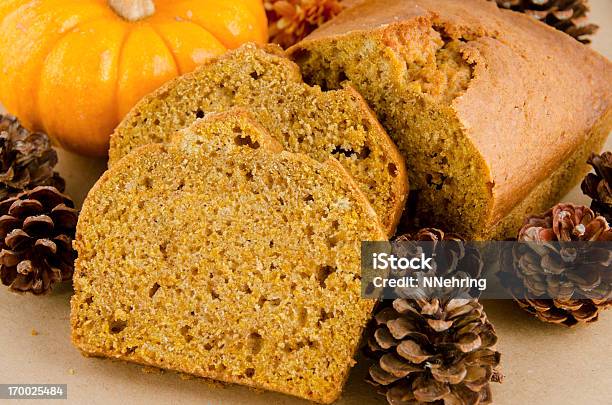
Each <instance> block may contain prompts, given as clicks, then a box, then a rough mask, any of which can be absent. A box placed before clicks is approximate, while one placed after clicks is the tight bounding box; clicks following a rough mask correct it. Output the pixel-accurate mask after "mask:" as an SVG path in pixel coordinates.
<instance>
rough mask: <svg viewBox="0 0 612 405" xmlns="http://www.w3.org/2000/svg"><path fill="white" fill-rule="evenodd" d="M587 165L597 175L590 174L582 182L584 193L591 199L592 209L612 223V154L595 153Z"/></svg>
mask: <svg viewBox="0 0 612 405" xmlns="http://www.w3.org/2000/svg"><path fill="white" fill-rule="evenodd" d="M587 163H588V164H590V165H591V166H593V169H595V173H589V174H587V176H586V177H585V178H584V180H583V181H582V192H583V193H584V194H586V195H587V196H589V197H591V198H592V199H593V201H592V202H591V209H592V210H593V211H595V213H597V214H598V215H601V216H603V217H604V218H606V220H607V221H608V223H611V222H612V152H604V153H602V154H601V155H597V154H595V153H593V154H592V155H591V156H590V157H589V160H587Z"/></svg>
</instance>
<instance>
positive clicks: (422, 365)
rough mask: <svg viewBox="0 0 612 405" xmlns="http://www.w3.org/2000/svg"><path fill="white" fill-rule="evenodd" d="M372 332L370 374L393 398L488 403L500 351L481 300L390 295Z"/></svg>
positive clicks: (395, 400) (415, 401)
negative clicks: (415, 298)
mask: <svg viewBox="0 0 612 405" xmlns="http://www.w3.org/2000/svg"><path fill="white" fill-rule="evenodd" d="M374 322H375V325H374V327H373V328H372V332H370V333H369V335H368V336H367V340H366V341H367V344H368V351H369V352H370V353H371V355H372V356H373V357H374V358H375V360H376V363H375V364H373V365H372V366H371V367H370V370H369V380H368V382H370V383H371V384H373V385H374V386H376V387H378V388H379V392H380V393H381V394H383V395H385V396H386V397H387V401H388V402H389V404H392V405H396V404H415V405H416V404H427V403H436V404H441V403H444V404H461V405H472V404H486V403H490V402H491V390H490V387H489V382H490V381H495V382H500V381H501V378H502V376H501V374H499V373H498V372H497V371H496V368H497V367H498V365H499V361H500V354H499V352H497V351H496V350H495V344H496V342H497V335H496V334H495V329H494V328H493V325H491V323H490V322H489V321H488V320H487V317H486V315H485V313H484V310H483V308H482V305H481V304H480V303H479V302H478V301H477V300H462V299H453V300H447V301H444V300H439V299H437V298H436V299H431V300H411V299H396V300H393V301H384V302H383V306H382V308H380V309H379V310H378V312H377V313H376V315H375V317H374Z"/></svg>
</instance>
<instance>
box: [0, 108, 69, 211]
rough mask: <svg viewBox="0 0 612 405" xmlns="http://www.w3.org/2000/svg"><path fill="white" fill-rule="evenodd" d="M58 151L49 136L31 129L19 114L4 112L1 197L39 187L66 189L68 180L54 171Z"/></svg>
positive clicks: (0, 151)
mask: <svg viewBox="0 0 612 405" xmlns="http://www.w3.org/2000/svg"><path fill="white" fill-rule="evenodd" d="M56 164H57V153H56V152H55V150H54V149H53V148H52V147H51V141H50V140H49V137H48V136H47V135H45V134H43V133H40V132H30V131H28V130H27V129H25V128H24V127H22V126H21V124H19V121H17V119H16V118H15V117H12V116H10V115H2V114H0V166H1V167H0V200H3V199H5V198H7V197H11V196H14V195H17V194H19V193H20V192H22V191H23V190H29V189H32V188H34V187H36V186H53V187H55V188H57V189H58V190H60V191H61V192H63V191H64V188H65V182H64V179H62V178H61V177H60V175H59V173H57V172H54V171H53V168H54V167H55V165H56Z"/></svg>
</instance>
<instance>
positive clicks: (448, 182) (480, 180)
mask: <svg viewBox="0 0 612 405" xmlns="http://www.w3.org/2000/svg"><path fill="white" fill-rule="evenodd" d="M429 39H430V40H431V41H429ZM364 44H366V45H367V46H366V45H364ZM415 44H416V45H415ZM368 46H369V47H370V48H372V49H377V51H380V54H379V56H376V58H379V59H380V60H384V61H385V62H384V66H385V67H390V68H389V69H390V70H392V72H391V73H390V75H388V76H386V75H384V74H383V75H381V76H380V77H378V78H376V79H375V78H370V79H369V81H367V80H364V77H363V74H361V73H360V72H359V69H353V68H352V67H351V65H354V64H355V61H356V60H359V58H360V57H363V58H364V59H363V64H364V65H367V64H368V63H370V62H372V58H371V57H370V58H369V59H368V57H369V56H370V54H368V55H367V56H365V55H366V54H367V47H368ZM427 47H434V48H435V49H434V51H433V53H428V52H423V54H418V52H417V53H414V52H415V49H421V50H425V49H426V48H427ZM289 52H290V54H291V55H292V56H293V58H294V59H295V60H296V61H297V62H298V64H300V65H301V67H302V70H303V74H304V75H305V77H306V78H307V81H312V82H316V83H320V84H321V83H324V82H325V81H327V83H325V84H327V85H328V86H329V87H330V88H334V87H335V86H337V85H338V83H339V82H340V80H338V78H337V77H336V76H337V75H338V74H341V75H343V76H342V77H341V78H345V77H346V78H348V79H349V81H350V83H351V84H353V85H354V86H356V88H357V89H358V90H359V91H360V92H361V93H362V94H363V95H364V97H365V98H366V100H367V101H368V102H370V104H371V106H372V107H373V108H374V110H375V111H376V112H377V113H378V115H379V117H380V118H381V121H382V123H383V125H384V126H385V127H386V128H387V130H388V132H389V134H390V135H391V136H392V138H394V140H395V141H396V142H397V143H398V146H399V147H400V150H401V151H402V153H404V154H405V155H407V156H408V157H409V158H411V159H412V160H408V162H407V165H408V168H409V172H411V183H412V184H411V185H412V186H415V187H416V188H419V189H421V192H422V193H423V194H425V201H426V203H427V204H428V205H430V206H432V207H433V208H430V207H420V209H421V210H422V211H423V212H424V213H426V215H424V216H423V219H424V220H425V222H428V220H431V219H433V221H429V222H430V223H431V222H433V223H437V224H440V225H450V226H451V227H453V228H454V229H455V230H458V231H462V232H464V233H466V234H467V236H471V237H491V236H500V237H503V236H506V235H500V234H499V232H498V231H499V229H500V227H502V226H503V227H504V228H505V231H503V232H508V231H509V230H510V229H513V228H514V227H516V226H517V225H518V223H517V221H518V222H520V221H521V220H522V217H523V216H524V215H525V214H527V213H529V212H532V211H539V210H542V209H544V208H546V207H547V206H548V205H549V204H551V203H552V202H553V201H552V200H553V199H554V198H558V196H557V195H555V196H550V195H544V194H545V193H544V194H542V193H540V194H539V195H538V196H535V194H532V192H533V190H535V189H536V188H538V187H540V188H546V187H545V186H546V185H547V183H548V182H550V181H551V180H550V178H551V176H552V175H553V173H555V172H556V171H557V170H558V169H559V168H561V167H562V166H564V165H566V164H567V162H568V161H569V159H570V157H571V156H574V155H575V154H576V152H577V151H578V150H579V149H580V148H581V147H582V146H583V145H585V143H589V144H590V146H591V147H592V148H593V149H594V150H597V149H599V148H600V147H601V145H602V144H603V142H604V141H605V138H606V137H607V135H608V133H609V131H610V129H611V127H612V114H611V110H612V65H611V63H610V61H608V60H607V59H606V58H605V57H603V56H601V55H599V54H597V53H596V52H594V51H593V50H592V49H590V48H588V47H586V46H584V45H582V44H580V43H578V42H577V41H575V40H574V39H573V38H571V37H570V36H567V35H565V34H564V33H561V32H559V31H557V30H555V29H553V28H551V27H549V26H547V25H545V24H542V23H539V22H537V21H535V20H534V19H533V18H531V17H528V16H526V15H523V14H520V13H515V12H511V11H506V10H499V9H498V8H497V7H496V5H495V3H494V2H487V1H484V0H465V1H455V0H405V1H403V0H402V1H400V0H371V1H366V2H361V3H360V4H358V5H357V6H355V7H354V8H351V9H348V10H347V11H345V12H344V13H342V14H341V15H340V16H338V17H337V18H336V19H335V20H333V21H332V22H330V23H328V24H326V25H324V26H323V27H321V28H320V29H319V30H317V31H316V32H314V33H313V34H311V36H309V37H308V38H306V39H305V40H304V41H303V42H301V43H299V44H298V45H296V46H295V47H294V48H292V49H291V50H290V51H289ZM411 52H412V53H411ZM449 52H452V53H455V54H456V55H455V56H457V55H458V56H459V57H458V58H456V60H454V61H453V63H456V66H454V67H453V69H448V68H447V65H445V63H446V59H445V57H446V56H447V54H448V53H449ZM372 54H373V53H372ZM423 55H425V56H423ZM420 57H430V58H433V62H432V61H431V60H425V59H419V58H420ZM372 63H373V62H372ZM430 63H432V64H433V65H434V66H433V67H432V66H430ZM436 63H437V66H436ZM455 68H456V69H455ZM428 69H432V70H433V71H434V73H432V72H431V71H428ZM445 69H446V70H445ZM340 72H342V73H340ZM440 72H442V73H444V75H442V76H443V78H442V79H440V77H439V76H436V74H437V73H440ZM457 72H459V73H458V74H464V75H465V77H463V78H457V77H456V76H453V75H454V74H456V73H457ZM432 77H433V79H432ZM406 78H408V80H406ZM438 79H440V80H444V81H445V82H444V83H439V82H436V80H438ZM432 80H434V81H432ZM417 85H418V86H419V88H418V89H417V90H414V87H415V86H417ZM449 85H456V86H457V87H456V88H452V87H450V88H449V87H448V86H449ZM411 86H412V87H411ZM427 86H429V87H427ZM436 91H439V93H440V94H437V93H436ZM381 93H384V94H390V96H389V97H390V98H391V99H392V102H393V103H394V104H397V103H398V102H404V103H405V104H407V105H410V104H411V103H417V104H418V103H421V102H423V100H425V101H424V103H425V104H426V103H430V102H431V105H435V106H434V107H431V106H430V107H431V109H435V110H436V111H444V120H446V121H445V122H456V124H457V125H456V127H457V128H456V129H458V131H456V132H455V134H458V136H459V137H460V139H461V140H463V141H465V144H464V145H461V148H463V149H465V150H468V149H471V150H470V151H469V153H466V154H465V156H462V157H458V156H459V154H454V155H453V153H452V151H451V154H450V155H449V156H447V158H448V159H450V160H451V162H450V165H451V166H452V165H458V164H459V163H458V162H457V161H456V160H457V159H462V160H464V161H465V160H467V159H471V160H473V162H472V163H470V164H469V165H464V166H465V169H464V170H463V171H464V172H465V171H470V170H471V171H472V172H473V173H472V174H470V173H466V176H470V175H472V177H473V179H470V180H469V181H467V182H464V186H463V187H464V189H468V188H470V187H469V184H472V188H474V189H478V191H477V193H475V195H476V196H474V195H470V199H469V201H462V199H461V198H460V197H461V196H460V195H458V194H453V193H452V192H451V190H446V188H449V187H450V188H452V187H455V186H454V185H453V182H454V181H461V179H460V176H461V175H460V174H457V173H453V174H451V175H449V173H448V172H446V173H445V172H444V170H446V169H441V170H440V172H441V173H435V170H436V165H430V164H429V162H423V160H424V159H431V156H422V157H421V162H419V161H418V160H417V161H416V162H415V161H414V159H418V156H417V157H415V156H414V155H412V154H411V153H410V150H408V149H409V148H410V144H411V139H412V137H414V136H416V135H415V134H413V133H411V132H410V129H407V128H406V127H407V125H408V124H405V123H400V124H398V122H399V121H401V117H400V118H398V115H397V114H394V113H393V111H391V110H392V108H393V107H392V105H391V103H389V104H385V103H384V102H380V101H378V100H377V97H378V94H381ZM393 97H396V99H394V98H393ZM436 97H437V98H436ZM432 99H435V100H433V101H431V100H432ZM452 125H454V124H452ZM448 126H451V124H449V125H448ZM429 129H431V131H429V133H428V129H425V130H423V131H421V136H423V137H425V138H428V137H433V136H434V134H437V133H441V132H444V131H445V129H444V128H440V126H439V125H438V126H434V128H433V129H432V128H429ZM436 131H438V132H436ZM453 136H454V134H451V135H449V136H448V137H449V138H452V137H453ZM407 138H408V139H407ZM426 152H429V153H435V152H437V151H435V150H429V151H426ZM421 155H423V154H422V153H421ZM452 159H455V161H452ZM438 166H441V167H442V166H443V165H442V164H440V165H438ZM571 166H572V167H571V170H570V171H568V172H566V173H565V174H563V175H562V176H561V177H565V178H566V179H567V181H566V182H563V181H561V182H557V185H558V186H559V187H560V188H561V189H562V190H567V189H568V188H570V187H571V186H572V185H574V184H575V183H574V182H575V181H576V179H578V178H579V177H580V174H582V173H583V172H584V171H585V170H586V166H585V165H584V164H577V165H576V164H574V165H571ZM427 170H429V171H433V172H434V181H433V183H435V184H432V182H431V179H429V183H428V179H426V175H427V174H430V175H431V173H426V171H427ZM568 170H569V169H568ZM438 174H439V175H440V176H441V178H442V179H441V180H440V181H439V182H437V183H436V179H435V177H436V176H438ZM413 180H414V182H413ZM570 182H571V183H570ZM427 188H431V189H432V190H430V191H428V190H427ZM487 188H488V190H487ZM440 189H441V190H440ZM447 191H448V192H447ZM466 193H468V194H469V193H470V191H466ZM451 194H452V195H453V198H451V199H450V201H449V200H448V196H449V195H451ZM555 194H557V193H555ZM427 195H430V197H428V196H427ZM526 200H530V204H521V203H522V202H523V201H526ZM472 201H474V202H475V204H476V205H477V207H475V208H473V207H470V203H471V202H472ZM518 206H521V208H520V209H521V212H517V211H515V209H516V208H515V207H518ZM472 216H474V218H472ZM509 216H512V218H514V219H513V220H512V222H513V223H512V224H508V223H504V222H505V221H506V220H507V218H508V217H509ZM506 222H507V221H506ZM512 232H514V231H511V233H512Z"/></svg>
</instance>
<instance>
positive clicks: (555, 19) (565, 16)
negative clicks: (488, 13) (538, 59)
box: [496, 0, 599, 44]
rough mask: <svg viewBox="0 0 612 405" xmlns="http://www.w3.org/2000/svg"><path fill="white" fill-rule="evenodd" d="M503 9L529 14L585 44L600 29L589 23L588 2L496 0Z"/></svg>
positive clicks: (583, 0) (571, 0)
mask: <svg viewBox="0 0 612 405" xmlns="http://www.w3.org/2000/svg"><path fill="white" fill-rule="evenodd" d="M496 1H497V5H498V6H499V7H501V8H507V9H510V10H514V11H519V12H521V13H525V14H528V15H530V16H532V17H534V18H536V19H538V20H540V21H542V22H544V23H546V24H548V25H550V26H552V27H555V28H556V29H558V30H559V31H563V32H565V33H566V34H568V35H571V36H572V37H574V38H575V39H576V40H578V41H580V42H582V43H583V44H588V43H590V42H591V40H590V39H589V38H587V37H586V36H588V35H593V34H595V33H596V32H597V30H598V29H599V27H598V26H597V25H595V24H588V23H587V14H588V12H589V11H590V7H589V2H588V0H496Z"/></svg>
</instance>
